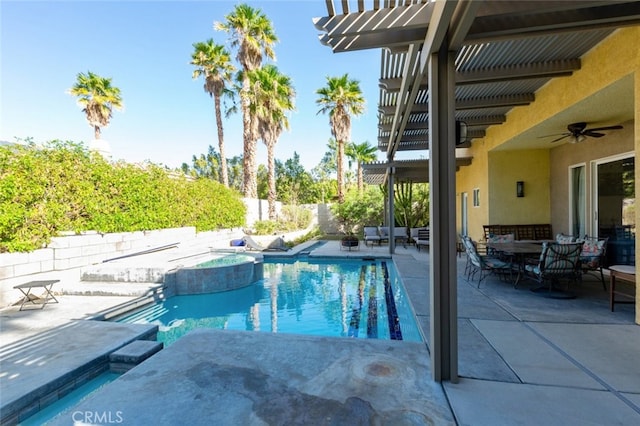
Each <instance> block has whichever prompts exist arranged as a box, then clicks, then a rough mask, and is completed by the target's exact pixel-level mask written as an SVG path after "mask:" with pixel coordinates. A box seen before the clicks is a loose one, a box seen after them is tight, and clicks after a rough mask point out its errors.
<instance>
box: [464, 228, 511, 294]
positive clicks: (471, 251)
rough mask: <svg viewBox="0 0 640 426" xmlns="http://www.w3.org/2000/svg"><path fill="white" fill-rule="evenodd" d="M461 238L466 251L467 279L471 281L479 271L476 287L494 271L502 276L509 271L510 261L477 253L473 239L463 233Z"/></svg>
mask: <svg viewBox="0 0 640 426" xmlns="http://www.w3.org/2000/svg"><path fill="white" fill-rule="evenodd" d="M461 238H462V244H463V245H464V248H465V251H466V253H467V267H466V268H465V275H466V279H467V281H473V280H474V278H475V275H476V274H477V273H479V274H480V275H479V276H478V288H480V284H481V283H482V280H484V279H485V278H486V277H487V276H489V275H490V274H494V273H495V274H498V276H500V277H504V276H505V275H506V273H507V272H509V273H511V263H509V262H505V261H503V260H500V259H497V258H495V257H493V256H489V255H481V254H479V253H478V250H477V248H476V245H475V243H474V241H473V240H472V239H471V238H470V237H469V236H466V235H463V236H462V237H461Z"/></svg>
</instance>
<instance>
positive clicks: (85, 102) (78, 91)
mask: <svg viewBox="0 0 640 426" xmlns="http://www.w3.org/2000/svg"><path fill="white" fill-rule="evenodd" d="M69 94H71V95H73V96H77V97H78V104H79V105H80V106H82V107H83V109H82V112H84V113H85V114H86V115H87V121H88V122H89V126H91V127H93V130H94V138H95V139H100V129H101V128H102V127H107V126H108V125H109V120H111V114H112V111H113V108H115V109H118V110H119V109H121V108H122V97H121V96H120V89H118V88H117V87H114V86H112V85H111V79H110V78H105V77H100V76H99V75H97V74H94V73H92V72H91V71H88V72H87V74H84V73H78V76H77V77H76V83H75V84H74V85H73V87H72V88H71V89H69Z"/></svg>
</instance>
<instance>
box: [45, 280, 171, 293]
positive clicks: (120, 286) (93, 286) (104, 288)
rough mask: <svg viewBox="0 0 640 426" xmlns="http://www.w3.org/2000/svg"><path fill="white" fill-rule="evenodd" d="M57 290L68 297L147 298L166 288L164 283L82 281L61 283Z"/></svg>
mask: <svg viewBox="0 0 640 426" xmlns="http://www.w3.org/2000/svg"><path fill="white" fill-rule="evenodd" d="M56 287H57V288H55V289H54V290H55V293H57V294H65V295H68V296H129V297H130V296H145V295H148V294H154V293H160V292H162V289H163V287H164V284H162V283H156V282H146V283H145V282H136V283H123V282H119V281H80V282H71V281H69V282H61V283H59V285H58V286H56Z"/></svg>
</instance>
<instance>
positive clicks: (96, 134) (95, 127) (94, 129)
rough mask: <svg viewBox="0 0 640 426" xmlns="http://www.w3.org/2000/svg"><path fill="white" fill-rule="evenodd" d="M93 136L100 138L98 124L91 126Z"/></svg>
mask: <svg viewBox="0 0 640 426" xmlns="http://www.w3.org/2000/svg"><path fill="white" fill-rule="evenodd" d="M93 138H94V139H100V126H93Z"/></svg>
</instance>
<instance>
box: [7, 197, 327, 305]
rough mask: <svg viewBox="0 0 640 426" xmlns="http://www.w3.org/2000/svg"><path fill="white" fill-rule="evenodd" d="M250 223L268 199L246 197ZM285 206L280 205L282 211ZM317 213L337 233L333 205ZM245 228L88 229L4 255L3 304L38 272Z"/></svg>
mask: <svg viewBox="0 0 640 426" xmlns="http://www.w3.org/2000/svg"><path fill="white" fill-rule="evenodd" d="M244 201H245V204H246V205H247V210H248V212H247V224H253V223H254V222H255V221H256V220H266V219H267V217H268V216H267V214H268V206H267V202H266V201H265V200H249V199H245V200H244ZM281 207H282V205H281V203H278V204H277V209H278V211H280V209H281ZM305 207H306V208H309V209H311V211H312V212H313V218H314V219H313V222H314V223H316V224H317V225H318V227H319V229H320V230H321V232H324V233H327V234H332V233H336V232H337V224H336V223H335V221H334V220H333V218H332V216H331V212H330V210H329V206H328V205H327V204H313V205H305ZM243 235H244V232H243V230H242V229H240V228H234V229H228V230H222V231H210V232H196V229H195V228H194V227H184V228H170V229H161V230H152V231H140V232H122V233H111V234H101V233H98V232H84V233H82V234H79V235H75V234H73V235H67V236H61V237H55V238H53V239H52V241H51V243H50V244H49V245H48V246H47V247H46V248H42V249H39V250H35V251H33V252H30V253H0V308H1V307H4V306H8V305H9V304H11V303H14V302H16V301H17V300H19V298H20V296H21V293H20V292H19V291H18V290H14V289H13V286H14V285H17V284H20V283H22V282H26V281H30V280H32V279H46V278H43V277H39V278H34V277H38V275H37V274H46V273H48V272H54V271H67V270H76V269H77V270H79V268H82V267H84V266H89V265H95V264H99V263H102V262H104V261H105V260H108V259H112V258H115V257H119V256H123V255H126V254H131V253H135V252H138V251H143V250H147V249H149V248H153V247H159V246H163V245H167V244H173V243H188V244H190V245H191V246H192V247H193V246H195V247H202V248H203V249H205V248H223V247H228V246H229V241H230V240H231V239H235V238H241V237H242V236H243Z"/></svg>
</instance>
